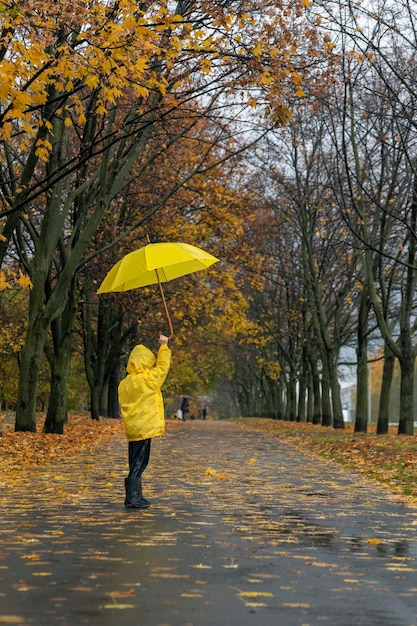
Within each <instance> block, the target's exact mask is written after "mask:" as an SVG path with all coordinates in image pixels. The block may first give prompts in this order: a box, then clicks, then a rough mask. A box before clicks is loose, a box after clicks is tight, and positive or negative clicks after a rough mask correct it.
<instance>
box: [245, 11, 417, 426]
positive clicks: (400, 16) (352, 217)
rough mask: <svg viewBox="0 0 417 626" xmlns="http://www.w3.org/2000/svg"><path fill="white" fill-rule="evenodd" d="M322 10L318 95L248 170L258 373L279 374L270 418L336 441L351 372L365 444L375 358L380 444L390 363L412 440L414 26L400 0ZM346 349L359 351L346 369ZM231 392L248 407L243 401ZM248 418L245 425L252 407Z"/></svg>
mask: <svg viewBox="0 0 417 626" xmlns="http://www.w3.org/2000/svg"><path fill="white" fill-rule="evenodd" d="M318 5H319V6H318V8H317V10H316V13H315V19H317V20H318V21H319V22H320V27H321V28H323V29H325V30H326V32H331V33H332V42H331V47H332V51H333V54H334V56H335V63H334V65H333V68H334V69H335V71H334V73H333V75H332V77H331V80H329V81H327V83H325V84H322V85H321V87H320V88H319V89H317V84H315V83H312V82H309V83H307V84H306V85H305V86H304V88H305V90H306V97H305V98H303V99H302V100H301V101H300V100H298V101H297V100H295V101H294V102H293V103H292V105H291V109H292V111H293V119H292V120H291V122H290V123H289V125H288V127H287V129H285V130H281V131H280V132H278V133H275V134H271V133H270V134H269V135H268V138H267V140H265V141H264V142H263V144H262V145H263V152H262V156H261V157H260V158H259V160H258V162H257V165H256V167H257V168H260V169H261V170H262V171H263V177H264V179H263V180H264V184H265V187H266V189H267V193H264V215H263V220H262V222H263V223H262V222H259V220H258V222H257V224H256V227H257V229H258V232H257V234H256V233H253V236H254V237H256V236H257V237H258V241H262V250H263V251H265V250H267V253H266V255H265V256H266V263H265V266H264V279H265V282H264V285H263V291H262V292H261V291H259V292H256V293H255V294H254V295H252V296H250V299H251V316H252V318H253V320H254V322H255V323H256V334H257V336H258V339H259V343H261V342H262V341H263V342H264V343H265V345H264V347H263V351H262V355H261V360H263V361H264V362H266V363H270V362H271V359H270V355H271V354H278V355H279V362H280V364H281V366H282V369H283V371H282V373H281V374H280V375H279V378H278V381H279V383H278V384H281V385H284V386H285V398H286V406H285V407H284V406H283V405H282V399H283V397H284V395H283V394H282V392H281V391H278V402H277V401H276V400H275V398H274V400H273V406H274V407H275V411H276V413H277V414H278V416H285V417H286V418H288V419H306V417H307V419H309V420H311V421H322V422H323V423H324V424H331V423H333V425H334V426H335V427H343V414H342V404H341V401H340V383H339V380H340V363H341V361H346V360H350V361H351V362H352V364H353V362H355V364H356V365H355V366H356V380H357V394H356V396H357V404H356V422H355V429H356V430H357V431H362V432H363V431H366V428H367V421H368V413H369V407H368V398H369V393H368V391H369V390H368V365H369V360H372V355H373V354H375V353H376V352H377V351H378V350H379V348H381V347H382V350H383V353H384V370H383V378H382V388H381V394H380V402H379V414H378V427H377V430H378V432H379V433H384V432H387V429H388V423H389V419H390V414H389V406H390V402H389V399H390V392H391V383H392V377H393V371H394V370H393V368H394V362H395V361H396V360H398V363H399V365H400V372H401V376H400V378H401V382H400V408H399V433H400V434H412V433H413V422H414V419H415V391H414V365H415V357H416V330H417V328H416V322H417V318H416V297H415V296H416V278H417V274H416V270H417V265H416V217H417V214H416V209H417V193H416V191H417V183H416V180H417V179H416V164H417V160H416V159H417V145H416V122H417V109H416V99H415V76H416V71H417V65H416V61H415V58H416V54H415V53H416V45H417V42H416V38H415V33H416V23H415V14H414V12H413V11H412V7H411V4H410V3H409V2H407V0H405V1H403V2H396V3H395V4H393V3H391V2H382V3H381V2H379V3H378V6H375V7H374V6H373V5H372V3H367V4H366V6H362V5H358V4H356V3H350V2H347V3H344V4H343V6H339V4H338V3H331V2H330V3H329V2H325V3H322V4H320V3H318ZM336 66H337V67H336ZM248 295H249V294H248ZM347 346H351V347H352V348H353V349H354V350H355V353H356V355H355V357H354V358H352V356H351V354H349V352H347V351H346V347H347ZM248 362H249V363H251V364H252V365H253V366H254V368H256V371H255V372H252V380H253V381H254V390H255V391H254V394H255V396H254V397H256V396H258V397H257V402H258V403H259V396H261V399H263V401H264V404H263V407H262V410H263V412H264V413H265V414H268V413H270V412H271V409H272V407H271V406H270V404H269V402H270V398H271V397H273V396H271V390H272V389H274V390H275V391H276V392H277V383H276V376H272V377H271V375H269V374H268V370H267V369H264V370H263V371H262V370H261V369H259V368H258V367H257V364H258V363H259V362H260V361H259V359H258V360H256V359H255V360H253V359H248ZM243 368H244V369H245V370H247V368H248V366H247V365H245V366H243ZM319 370H321V383H322V388H321V390H320V389H318V387H317V384H316V383H317V379H318V376H317V373H318V371H319ZM242 375H243V374H242ZM244 375H245V376H246V377H248V372H247V371H245V374H244ZM315 385H316V386H315ZM306 389H307V390H308V393H306V392H305V390H306ZM240 390H241V393H242V392H243V393H246V394H247V393H248V388H247V387H246V388H242V386H241V385H240ZM259 390H261V393H259ZM237 393H239V390H238V391H237ZM318 398H321V402H318ZM250 400H253V398H250ZM297 401H298V405H297ZM306 401H307V406H306V404H305V403H306ZM280 402H281V404H280ZM246 411H248V412H249V413H250V412H251V406H250V404H249V406H246V407H245V412H246ZM391 417H392V416H391Z"/></svg>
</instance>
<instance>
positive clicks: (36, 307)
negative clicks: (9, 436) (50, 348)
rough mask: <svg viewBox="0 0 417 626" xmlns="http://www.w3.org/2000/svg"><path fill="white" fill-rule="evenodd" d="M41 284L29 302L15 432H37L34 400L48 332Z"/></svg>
mask: <svg viewBox="0 0 417 626" xmlns="http://www.w3.org/2000/svg"><path fill="white" fill-rule="evenodd" d="M42 312H43V283H42V285H39V284H38V285H35V284H34V286H33V289H32V291H31V293H30V298H29V322H28V330H27V333H26V341H25V344H24V346H23V348H22V352H21V356H20V367H19V388H18V393H17V403H16V419H15V430H16V431H21V432H25V431H28V432H36V399H37V384H38V379H39V369H40V366H41V362H42V355H43V349H44V345H45V340H46V333H47V329H48V325H49V324H48V320H47V318H46V317H45V316H44V315H43V313H42Z"/></svg>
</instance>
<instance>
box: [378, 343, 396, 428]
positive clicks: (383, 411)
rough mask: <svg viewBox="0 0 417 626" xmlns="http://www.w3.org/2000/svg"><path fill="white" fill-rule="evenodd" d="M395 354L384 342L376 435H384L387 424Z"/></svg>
mask: <svg viewBox="0 0 417 626" xmlns="http://www.w3.org/2000/svg"><path fill="white" fill-rule="evenodd" d="M394 366H395V355H394V354H393V353H392V352H391V350H390V349H389V347H388V346H387V345H386V344H385V347H384V367H383V371H382V384H381V392H380V395H379V408H378V423H377V429H376V433H377V435H386V434H387V433H388V426H389V411H390V408H389V407H390V399H391V386H392V380H393V377H394Z"/></svg>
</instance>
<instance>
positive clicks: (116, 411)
mask: <svg viewBox="0 0 417 626" xmlns="http://www.w3.org/2000/svg"><path fill="white" fill-rule="evenodd" d="M119 369H120V364H118V363H116V364H115V366H114V368H113V369H112V371H111V372H110V377H109V395H108V416H109V417H114V418H118V417H120V407H119V398H118V393H117V388H118V386H119Z"/></svg>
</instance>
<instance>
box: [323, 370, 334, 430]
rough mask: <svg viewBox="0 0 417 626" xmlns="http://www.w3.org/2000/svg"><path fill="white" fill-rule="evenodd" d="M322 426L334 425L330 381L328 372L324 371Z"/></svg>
mask: <svg viewBox="0 0 417 626" xmlns="http://www.w3.org/2000/svg"><path fill="white" fill-rule="evenodd" d="M321 407H322V422H321V423H322V426H331V425H332V422H333V420H332V404H331V400H330V381H329V374H328V372H326V371H325V369H323V374H322V379H321Z"/></svg>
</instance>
